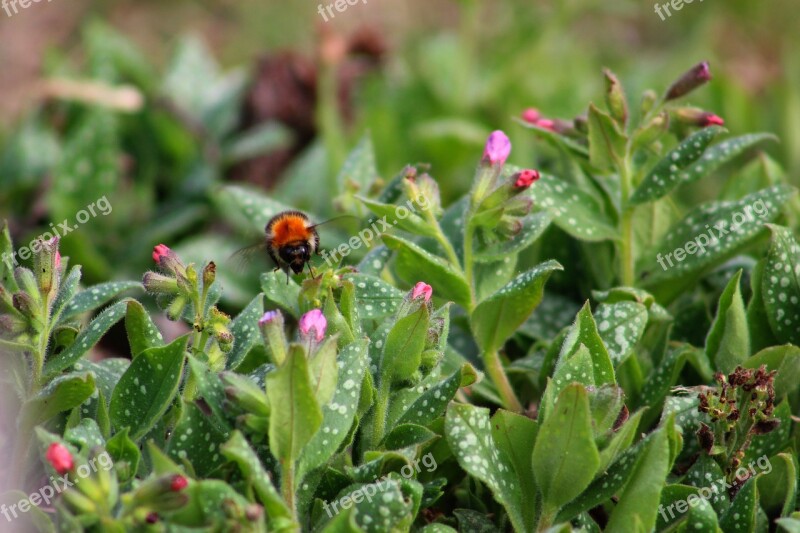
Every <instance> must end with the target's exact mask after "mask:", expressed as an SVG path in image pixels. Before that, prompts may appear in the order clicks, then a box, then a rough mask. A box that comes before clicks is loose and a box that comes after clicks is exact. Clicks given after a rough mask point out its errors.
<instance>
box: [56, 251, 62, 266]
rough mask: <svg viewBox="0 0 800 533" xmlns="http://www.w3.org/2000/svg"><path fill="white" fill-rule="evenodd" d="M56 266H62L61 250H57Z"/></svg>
mask: <svg viewBox="0 0 800 533" xmlns="http://www.w3.org/2000/svg"><path fill="white" fill-rule="evenodd" d="M55 262H56V268H61V252H58V251H56V259H55Z"/></svg>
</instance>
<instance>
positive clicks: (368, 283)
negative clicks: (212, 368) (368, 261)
mask: <svg viewBox="0 0 800 533" xmlns="http://www.w3.org/2000/svg"><path fill="white" fill-rule="evenodd" d="M345 279H347V280H350V281H352V282H353V285H354V288H355V300H356V309H357V311H358V316H359V317H360V318H362V319H379V318H383V317H385V316H389V315H391V314H393V313H394V312H395V311H396V310H397V306H398V304H399V303H400V302H401V301H403V296H404V294H403V292H402V291H401V290H400V289H397V288H395V287H394V286H393V285H391V284H389V283H386V282H385V281H383V280H382V279H380V278H378V277H376V276H371V275H366V274H347V275H346V276H345Z"/></svg>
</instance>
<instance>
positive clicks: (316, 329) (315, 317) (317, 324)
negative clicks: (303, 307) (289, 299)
mask: <svg viewBox="0 0 800 533" xmlns="http://www.w3.org/2000/svg"><path fill="white" fill-rule="evenodd" d="M327 327H328V321H327V320H326V319H325V315H323V314H322V311H320V310H319V309H312V310H311V311H309V312H308V313H306V314H304V315H303V316H302V317H300V331H301V332H302V333H303V335H306V336H308V335H314V336H315V338H316V340H317V342H319V341H321V340H322V339H323V338H324V337H325V329H327Z"/></svg>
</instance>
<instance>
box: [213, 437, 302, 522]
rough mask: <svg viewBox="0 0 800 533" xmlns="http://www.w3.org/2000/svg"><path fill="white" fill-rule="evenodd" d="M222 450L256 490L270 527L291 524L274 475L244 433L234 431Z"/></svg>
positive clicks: (289, 513)
mask: <svg viewBox="0 0 800 533" xmlns="http://www.w3.org/2000/svg"><path fill="white" fill-rule="evenodd" d="M220 451H221V452H222V455H224V456H225V457H226V458H227V459H228V460H229V461H233V462H235V463H236V464H237V465H238V466H239V470H241V472H242V475H243V476H244V478H245V479H246V480H247V482H248V483H249V484H250V485H251V486H252V487H253V489H254V490H255V493H256V495H257V497H258V499H259V501H260V502H261V503H262V504H263V505H264V509H265V510H266V511H267V517H268V521H269V524H270V529H271V530H273V531H280V530H282V529H283V528H287V527H289V526H291V525H292V522H293V520H292V512H291V511H290V510H289V507H288V506H287V505H286V503H285V502H284V501H283V499H282V498H281V497H280V494H278V491H277V490H276V489H275V485H273V483H272V477H271V476H270V474H269V472H267V471H266V470H265V469H264V466H263V465H262V464H261V459H259V457H258V455H257V454H256V452H255V451H253V448H251V447H250V444H249V443H248V442H247V439H245V437H244V436H243V435H242V433H241V432H240V431H238V430H237V431H234V432H233V434H232V435H231V438H230V439H229V440H228V442H226V443H225V444H223V445H222V446H220Z"/></svg>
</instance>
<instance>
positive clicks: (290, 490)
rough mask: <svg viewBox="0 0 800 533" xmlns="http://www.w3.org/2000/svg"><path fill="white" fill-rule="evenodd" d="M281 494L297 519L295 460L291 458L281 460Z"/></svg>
mask: <svg viewBox="0 0 800 533" xmlns="http://www.w3.org/2000/svg"><path fill="white" fill-rule="evenodd" d="M281 495H282V496H283V501H285V502H286V505H288V506H289V510H290V511H291V512H292V517H293V518H294V519H295V521H297V509H295V502H294V461H293V460H292V459H289V460H288V461H286V462H283V461H282V462H281Z"/></svg>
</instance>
